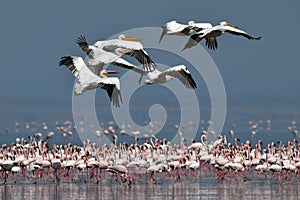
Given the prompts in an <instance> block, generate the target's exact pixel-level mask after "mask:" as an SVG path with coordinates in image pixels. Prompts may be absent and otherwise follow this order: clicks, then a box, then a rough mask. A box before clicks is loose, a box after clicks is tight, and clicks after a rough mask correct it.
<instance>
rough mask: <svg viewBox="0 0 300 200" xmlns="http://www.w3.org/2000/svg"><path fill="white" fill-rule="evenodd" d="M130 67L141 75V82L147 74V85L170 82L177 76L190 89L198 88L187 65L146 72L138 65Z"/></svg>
mask: <svg viewBox="0 0 300 200" xmlns="http://www.w3.org/2000/svg"><path fill="white" fill-rule="evenodd" d="M128 69H131V70H133V71H135V72H137V73H138V74H140V75H141V78H140V80H139V83H140V82H141V79H142V77H143V76H146V79H145V84H146V85H150V84H162V83H166V82H169V81H170V80H172V79H173V78H177V79H178V80H179V81H180V82H181V83H182V84H183V85H184V86H185V87H186V88H188V89H195V88H197V84H196V82H195V81H194V79H193V77H192V75H191V73H190V71H189V70H188V69H187V67H186V66H185V65H177V66H174V67H171V68H169V69H167V70H165V71H163V72H162V71H159V70H158V69H155V70H154V71H153V72H146V71H144V70H142V69H140V68H137V67H131V68H129V67H128Z"/></svg>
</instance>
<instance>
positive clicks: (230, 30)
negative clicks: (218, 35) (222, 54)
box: [225, 26, 261, 40]
mask: <svg viewBox="0 0 300 200" xmlns="http://www.w3.org/2000/svg"><path fill="white" fill-rule="evenodd" d="M225 32H227V33H231V34H233V35H238V36H243V37H245V38H247V39H248V40H260V39H261V37H253V36H251V35H249V34H248V33H246V32H245V31H242V30H240V29H237V28H233V27H230V26H226V28H225Z"/></svg>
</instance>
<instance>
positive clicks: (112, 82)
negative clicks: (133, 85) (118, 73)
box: [59, 56, 122, 107]
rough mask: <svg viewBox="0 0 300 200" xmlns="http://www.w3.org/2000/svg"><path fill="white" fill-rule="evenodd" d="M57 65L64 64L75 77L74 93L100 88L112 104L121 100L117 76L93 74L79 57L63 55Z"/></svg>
mask: <svg viewBox="0 0 300 200" xmlns="http://www.w3.org/2000/svg"><path fill="white" fill-rule="evenodd" d="M59 65H60V66H62V65H65V66H66V67H67V68H68V69H69V70H70V71H71V72H72V73H73V75H74V76H75V77H76V78H77V82H76V83H75V86H74V89H75V93H74V94H75V95H80V94H82V93H83V92H85V91H87V90H93V89H96V88H101V89H104V90H106V91H107V94H108V96H109V98H110V101H111V102H112V103H113V105H115V106H117V107H119V106H120V102H122V98H121V93H120V81H119V78H117V77H110V78H101V77H99V76H97V75H96V74H94V73H93V72H92V71H91V70H90V69H89V68H88V67H87V66H86V64H85V63H84V61H83V59H82V58H81V57H76V56H64V57H62V58H61V60H60V62H59Z"/></svg>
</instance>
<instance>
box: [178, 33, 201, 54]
mask: <svg viewBox="0 0 300 200" xmlns="http://www.w3.org/2000/svg"><path fill="white" fill-rule="evenodd" d="M202 39H203V36H202V34H200V33H196V34H193V35H191V36H190V38H189V40H188V42H187V43H186V44H185V46H184V47H183V49H182V50H181V51H183V50H185V49H190V48H192V47H193V46H196V45H197V44H198V43H199V42H200V41H201V40H202Z"/></svg>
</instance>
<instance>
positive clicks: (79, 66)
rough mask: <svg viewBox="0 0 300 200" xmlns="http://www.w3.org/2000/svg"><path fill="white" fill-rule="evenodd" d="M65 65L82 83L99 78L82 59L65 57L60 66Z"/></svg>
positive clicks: (62, 58)
mask: <svg viewBox="0 0 300 200" xmlns="http://www.w3.org/2000/svg"><path fill="white" fill-rule="evenodd" d="M62 65H65V66H66V67H67V68H68V69H69V70H70V71H71V72H72V74H73V75H74V76H75V77H76V78H78V81H79V82H80V83H83V82H86V81H88V80H92V79H96V78H98V77H97V76H96V75H95V74H94V73H93V72H92V71H91V70H90V69H89V68H88V67H87V66H86V64H85V63H84V61H83V59H82V58H81V57H77V56H63V57H61V60H60V61H59V66H62Z"/></svg>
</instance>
